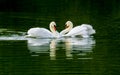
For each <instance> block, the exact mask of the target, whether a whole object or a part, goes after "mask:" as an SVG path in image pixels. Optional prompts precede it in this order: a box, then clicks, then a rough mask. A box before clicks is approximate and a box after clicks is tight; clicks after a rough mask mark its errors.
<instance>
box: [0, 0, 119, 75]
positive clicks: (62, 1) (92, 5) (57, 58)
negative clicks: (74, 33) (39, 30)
mask: <svg viewBox="0 0 120 75" xmlns="http://www.w3.org/2000/svg"><path fill="white" fill-rule="evenodd" d="M119 9H120V1H118V0H111V1H109V0H88V1H85V0H76V1H72V0H59V1H55V0H49V1H48V0H30V1H29V0H17V1H12V0H11V1H8V0H4V1H3V0H1V1H0V75H50V74H52V75H119V74H120V71H119V69H120V58H119V57H120V47H119V46H120V39H119V36H120V34H119V32H120V26H119V24H120V10H119ZM68 20H71V21H72V22H73V24H74V26H77V25H80V24H83V23H85V24H91V25H92V26H93V28H94V29H95V30H96V34H95V35H94V37H93V38H87V39H83V38H61V39H34V38H31V39H30V38H29V39H26V38H24V35H25V34H26V32H27V30H28V29H29V28H31V27H44V28H47V29H49V23H50V22H51V21H55V22H56V24H57V30H58V31H61V30H63V29H64V28H65V22H66V21H68Z"/></svg>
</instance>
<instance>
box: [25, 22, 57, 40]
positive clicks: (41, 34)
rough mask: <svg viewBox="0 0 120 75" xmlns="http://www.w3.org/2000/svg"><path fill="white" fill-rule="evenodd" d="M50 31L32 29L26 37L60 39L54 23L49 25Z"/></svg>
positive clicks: (37, 28)
mask: <svg viewBox="0 0 120 75" xmlns="http://www.w3.org/2000/svg"><path fill="white" fill-rule="evenodd" d="M49 28H50V31H49V30H48V29H46V28H39V27H36V28H30V29H29V30H28V31H27V34H28V35H26V37H33V38H57V37H59V33H58V32H57V31H56V23H55V22H54V21H52V22H50V24H49Z"/></svg>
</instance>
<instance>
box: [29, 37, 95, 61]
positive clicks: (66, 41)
mask: <svg viewBox="0 0 120 75" xmlns="http://www.w3.org/2000/svg"><path fill="white" fill-rule="evenodd" d="M94 46H95V40H94V39H93V38H61V39H33V38H29V39H28V49H29V50H30V53H35V54H38V55H39V53H47V54H49V57H50V60H55V59H57V57H59V56H57V54H58V53H57V51H58V50H60V49H64V50H65V51H64V52H65V53H64V54H65V55H64V56H65V57H66V59H74V58H76V57H77V59H91V53H92V52H93V51H92V50H93V48H94ZM88 57H90V58H88ZM58 59H59V58H58Z"/></svg>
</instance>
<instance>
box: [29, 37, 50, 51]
mask: <svg viewBox="0 0 120 75" xmlns="http://www.w3.org/2000/svg"><path fill="white" fill-rule="evenodd" d="M50 41H51V39H34V38H28V45H27V46H28V49H29V50H30V53H49V42H50Z"/></svg>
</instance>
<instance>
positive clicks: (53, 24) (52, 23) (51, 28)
mask: <svg viewBox="0 0 120 75" xmlns="http://www.w3.org/2000/svg"><path fill="white" fill-rule="evenodd" d="M50 30H51V31H52V32H55V31H56V23H55V22H54V21H52V22H50Z"/></svg>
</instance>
